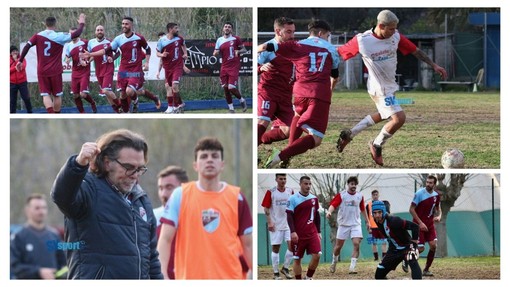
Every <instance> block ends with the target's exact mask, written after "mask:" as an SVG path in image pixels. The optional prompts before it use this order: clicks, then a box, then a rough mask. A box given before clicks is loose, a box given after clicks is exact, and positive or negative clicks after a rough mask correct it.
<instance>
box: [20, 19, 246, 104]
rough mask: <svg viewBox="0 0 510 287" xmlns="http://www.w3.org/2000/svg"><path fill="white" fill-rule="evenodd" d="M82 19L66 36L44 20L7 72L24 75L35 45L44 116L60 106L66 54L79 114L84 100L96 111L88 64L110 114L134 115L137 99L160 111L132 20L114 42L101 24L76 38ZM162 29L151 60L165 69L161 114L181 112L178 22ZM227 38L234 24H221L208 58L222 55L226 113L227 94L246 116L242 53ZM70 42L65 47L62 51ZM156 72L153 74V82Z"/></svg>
mask: <svg viewBox="0 0 510 287" xmlns="http://www.w3.org/2000/svg"><path fill="white" fill-rule="evenodd" d="M85 18H86V17H85V15H84V14H80V16H79V19H78V27H76V28H71V29H70V30H69V33H63V32H56V31H55V29H56V23H57V21H56V19H55V17H48V18H46V22H45V24H46V30H44V31H41V32H39V33H36V34H35V35H33V36H32V37H31V38H30V39H29V40H28V42H27V44H26V45H25V47H24V48H23V50H22V52H21V55H20V57H19V58H17V59H16V60H11V73H12V72H13V71H12V70H13V69H12V68H13V66H15V69H16V70H17V71H18V72H22V71H23V72H24V69H25V67H26V63H24V59H25V57H26V55H27V53H28V51H29V50H30V48H31V47H33V46H36V54H37V61H38V63H37V78H38V86H39V91H40V95H41V96H42V99H43V103H44V106H45V109H46V111H47V112H48V113H60V111H61V107H62V96H63V95H64V91H63V80H62V73H63V69H62V55H65V62H66V63H67V64H68V65H69V64H70V63H71V62H72V73H71V91H70V92H71V94H72V95H73V98H74V102H75V104H76V108H77V109H78V112H79V113H84V112H85V109H84V106H83V99H84V100H85V101H87V102H88V103H89V104H90V106H91V109H92V111H93V112H94V113H97V111H98V109H97V105H96V102H95V100H94V99H93V98H92V96H91V94H90V89H89V85H90V76H91V64H93V65H94V67H95V75H96V77H97V83H98V85H99V90H100V92H99V95H100V96H102V97H106V99H107V101H108V103H109V105H111V108H112V112H115V113H129V112H132V113H136V112H138V102H139V97H145V98H147V99H148V100H150V101H153V102H154V105H155V108H156V110H160V109H161V106H162V104H161V100H160V99H159V96H157V95H155V94H154V93H153V92H151V91H149V90H148V89H147V88H145V87H144V83H145V77H144V73H145V72H147V71H149V61H150V57H151V54H152V51H151V48H150V46H149V43H148V41H147V40H146V38H145V37H144V36H142V35H141V34H139V33H136V32H134V30H133V28H134V27H133V22H134V19H133V18H132V17H129V16H125V17H124V18H123V19H122V34H120V35H118V36H117V37H115V38H114V39H113V40H111V39H109V38H107V37H106V36H105V28H104V27H103V26H102V25H98V26H96V29H95V38H94V39H91V40H86V39H83V38H80V35H81V34H82V32H83V29H84V26H85ZM166 29H167V33H166V34H165V33H163V35H161V37H160V38H159V40H158V43H157V48H156V55H157V56H158V57H160V58H161V59H160V66H161V67H162V68H164V69H165V87H166V99H167V104H168V105H167V109H166V110H165V113H168V114H171V113H182V112H183V110H184V106H185V103H184V102H183V100H182V98H181V95H180V89H179V83H180V81H181V77H182V75H183V74H184V72H189V69H187V68H186V67H185V65H184V62H185V61H186V59H187V58H188V50H187V47H186V42H185V40H184V38H183V37H181V36H180V35H179V25H178V24H177V23H173V22H171V23H168V24H167V25H166ZM232 33H233V24H232V23H230V22H225V24H224V25H223V35H222V36H221V37H219V38H218V40H217V41H216V45H215V48H214V52H213V56H219V55H220V54H221V70H220V82H221V87H222V89H223V90H224V94H225V98H226V101H227V105H228V110H229V112H230V113H234V112H235V111H234V105H233V102H232V95H234V96H235V97H236V98H237V99H239V102H240V104H241V107H242V111H243V112H245V111H246V110H247V103H246V100H245V99H244V98H243V97H242V96H241V93H240V92H239V90H238V80H239V70H240V68H241V63H240V57H241V56H242V55H243V54H244V53H246V52H247V50H246V48H245V47H244V44H243V42H242V41H241V39H240V38H239V37H238V36H235V35H233V34H232ZM69 42H70V44H69V45H67V46H65V44H66V43H69ZM64 46H65V47H66V49H65V51H64ZM63 53H64V54H63ZM118 57H120V66H119V67H118V73H117V79H116V80H117V89H116V91H117V92H119V96H117V95H116V93H115V92H116V91H115V89H114V87H113V84H114V74H115V66H114V65H115V64H114V61H115V59H117V58H118ZM29 64H30V63H29ZM161 67H160V68H159V69H158V78H159V70H160V69H161ZM11 98H12V95H11ZM11 112H12V109H11ZM14 112H15V110H14Z"/></svg>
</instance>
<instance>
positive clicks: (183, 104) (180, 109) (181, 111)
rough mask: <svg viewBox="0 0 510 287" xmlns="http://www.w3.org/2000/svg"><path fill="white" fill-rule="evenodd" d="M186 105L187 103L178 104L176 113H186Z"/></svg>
mask: <svg viewBox="0 0 510 287" xmlns="http://www.w3.org/2000/svg"><path fill="white" fill-rule="evenodd" d="M185 106H186V104H185V103H182V104H180V105H178V106H177V108H175V113H176V114H182V113H184V107H185Z"/></svg>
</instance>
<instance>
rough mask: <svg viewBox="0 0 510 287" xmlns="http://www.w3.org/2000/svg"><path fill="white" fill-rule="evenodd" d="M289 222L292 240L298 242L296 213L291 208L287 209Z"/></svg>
mask: <svg viewBox="0 0 510 287" xmlns="http://www.w3.org/2000/svg"><path fill="white" fill-rule="evenodd" d="M287 224H288V225H289V229H290V240H291V241H292V242H298V240H299V236H298V235H297V233H296V227H295V226H294V213H293V212H292V211H290V210H287Z"/></svg>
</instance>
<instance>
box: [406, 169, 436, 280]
mask: <svg viewBox="0 0 510 287" xmlns="http://www.w3.org/2000/svg"><path fill="white" fill-rule="evenodd" d="M436 183H437V178H436V177H435V176H433V175H429V176H427V180H426V182H425V187H424V188H420V189H418V191H416V193H415V194H414V198H413V201H412V202H411V206H410V207H409V212H410V213H411V215H412V216H413V221H414V222H415V223H416V224H418V225H419V226H420V242H419V244H418V248H419V250H420V252H423V250H425V242H427V243H428V244H429V252H428V254H427V263H426V264H425V268H423V276H434V274H433V273H432V272H430V270H429V268H430V266H432V262H433V261H434V257H435V255H436V248H437V234H436V227H435V226H434V222H439V221H441V197H440V195H439V193H437V191H435V190H434V188H435V187H436ZM404 268H405V265H404ZM404 271H405V269H404Z"/></svg>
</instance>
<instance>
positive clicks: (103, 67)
mask: <svg viewBox="0 0 510 287" xmlns="http://www.w3.org/2000/svg"><path fill="white" fill-rule="evenodd" d="M95 33H96V38H94V39H91V40H90V41H89V44H88V45H87V51H90V52H96V51H98V50H101V49H106V48H108V47H109V46H110V44H111V40H110V39H107V38H105V35H104V27H103V26H102V25H98V26H97V27H96V32H95ZM90 60H93V61H94V67H95V73H96V78H97V83H98V84H99V88H100V89H101V91H100V94H101V95H106V99H107V100H108V103H110V105H111V106H112V109H113V110H114V111H115V112H116V113H120V112H121V110H120V105H121V104H120V99H119V98H117V96H116V95H115V93H114V92H113V90H112V86H113V75H114V73H115V65H114V63H113V61H114V55H113V52H112V51H111V50H109V51H108V52H107V53H106V54H105V55H102V56H96V57H92V58H90Z"/></svg>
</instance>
